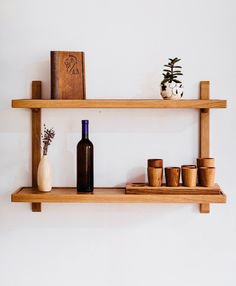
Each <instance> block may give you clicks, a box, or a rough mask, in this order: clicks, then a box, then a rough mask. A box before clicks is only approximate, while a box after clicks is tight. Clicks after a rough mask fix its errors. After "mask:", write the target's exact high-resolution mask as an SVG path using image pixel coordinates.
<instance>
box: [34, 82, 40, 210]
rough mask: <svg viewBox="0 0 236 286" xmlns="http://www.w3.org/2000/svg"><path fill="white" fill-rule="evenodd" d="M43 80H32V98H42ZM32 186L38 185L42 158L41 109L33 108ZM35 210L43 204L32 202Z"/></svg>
mask: <svg viewBox="0 0 236 286" xmlns="http://www.w3.org/2000/svg"><path fill="white" fill-rule="evenodd" d="M41 93H42V91H41V81H33V82H32V98H33V100H35V99H40V98H41ZM31 134H32V186H33V187H37V171H38V165H39V162H40V158H41V148H40V146H41V109H32V133H31ZM32 211H33V212H41V204H40V203H33V204H32Z"/></svg>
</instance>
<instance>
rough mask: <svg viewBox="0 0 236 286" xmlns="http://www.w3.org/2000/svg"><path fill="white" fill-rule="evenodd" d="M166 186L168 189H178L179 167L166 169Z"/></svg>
mask: <svg viewBox="0 0 236 286" xmlns="http://www.w3.org/2000/svg"><path fill="white" fill-rule="evenodd" d="M165 176H166V185H167V186H168V187H178V186H179V180H180V168H179V167H166V168H165Z"/></svg>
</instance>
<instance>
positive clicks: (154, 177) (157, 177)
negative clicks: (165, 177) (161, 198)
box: [148, 167, 163, 187]
mask: <svg viewBox="0 0 236 286" xmlns="http://www.w3.org/2000/svg"><path fill="white" fill-rule="evenodd" d="M162 173H163V172H162V168H154V167H148V184H149V186H151V187H160V186H161V184H162Z"/></svg>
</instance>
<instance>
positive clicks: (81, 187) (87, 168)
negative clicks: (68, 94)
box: [77, 120, 93, 193]
mask: <svg viewBox="0 0 236 286" xmlns="http://www.w3.org/2000/svg"><path fill="white" fill-rule="evenodd" d="M88 125H89V121H88V120H82V139H81V140H80V141H79V143H78V145H77V192H79V193H88V192H93V143H92V142H91V141H90V140H89V136H88V134H89V132H88Z"/></svg>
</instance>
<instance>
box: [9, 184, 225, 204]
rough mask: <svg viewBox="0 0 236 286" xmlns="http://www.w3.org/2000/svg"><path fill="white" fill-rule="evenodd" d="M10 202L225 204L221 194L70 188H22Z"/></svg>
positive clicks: (14, 194) (13, 195)
mask: <svg viewBox="0 0 236 286" xmlns="http://www.w3.org/2000/svg"><path fill="white" fill-rule="evenodd" d="M11 200H12V202H34V203H35V202H36V203H39V202H40V203H225V202H226V196H225V195H224V194H223V192H220V193H219V194H218V195H215V194H207V195H206V194H201V195H200V194H195V195H193V194H162V195H156V194H145V195H136V194H125V188H95V190H94V193H92V194H77V192H76V189H75V188H73V187H71V188H69V187H58V188H53V189H52V191H51V192H49V193H41V192H39V191H38V190H37V189H36V188H32V187H22V188H20V189H18V190H17V191H16V192H15V193H13V194H12V197H11Z"/></svg>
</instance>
